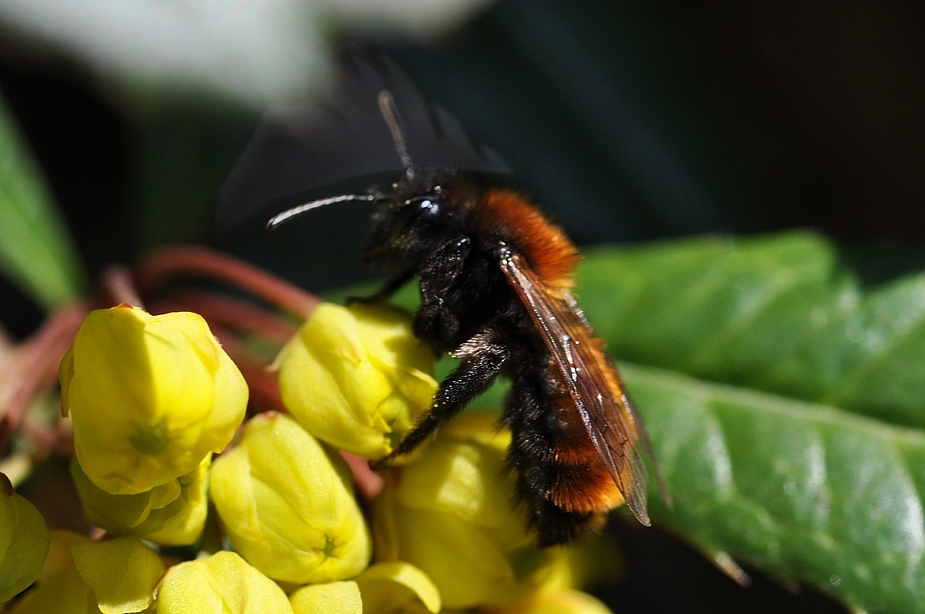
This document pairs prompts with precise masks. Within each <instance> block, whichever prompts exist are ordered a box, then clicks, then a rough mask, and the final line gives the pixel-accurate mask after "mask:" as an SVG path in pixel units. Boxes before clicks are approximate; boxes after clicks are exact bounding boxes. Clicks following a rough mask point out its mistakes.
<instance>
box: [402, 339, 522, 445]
mask: <svg viewBox="0 0 925 614" xmlns="http://www.w3.org/2000/svg"><path fill="white" fill-rule="evenodd" d="M453 355H454V356H456V357H457V358H462V362H461V363H460V364H459V366H458V367H457V368H456V370H455V371H453V372H452V373H451V374H450V375H448V376H447V377H446V379H444V380H443V382H441V384H440V389H439V390H438V391H437V394H436V395H435V396H434V404H433V406H432V407H431V409H430V412H429V413H428V414H427V415H425V416H423V417H422V418H421V420H420V421H419V422H418V423H417V425H416V426H415V427H414V429H413V430H412V431H411V432H410V433H408V434H407V435H406V436H405V438H404V439H403V440H402V442H401V443H400V444H399V445H398V447H397V448H395V450H394V451H393V452H392V453H391V454H390V455H389V456H388V457H386V458H392V457H395V456H400V455H402V454H405V453H407V452H410V451H411V450H413V449H414V448H416V447H417V446H418V445H419V444H420V443H421V442H422V441H424V439H426V438H427V436H428V435H430V434H431V433H433V432H434V430H435V429H436V428H437V427H438V426H440V424H442V423H443V422H445V421H446V420H449V419H450V418H452V417H453V416H455V415H456V414H457V413H459V411H460V410H461V409H463V408H464V407H465V406H466V405H467V404H468V403H469V401H471V400H472V399H474V398H475V397H476V396H478V395H479V394H481V393H483V392H484V391H485V390H486V389H487V388H488V387H489V386H490V385H491V383H492V382H493V381H494V380H495V378H496V377H498V374H499V373H500V372H501V369H502V368H503V367H504V364H505V363H506V362H507V360H508V358H509V357H510V351H509V350H508V348H507V346H506V345H504V344H503V343H501V342H500V340H498V338H497V334H496V333H495V332H494V331H491V330H489V329H485V330H483V331H482V332H480V333H477V334H476V335H474V336H473V337H472V338H471V339H469V340H468V341H466V342H465V343H463V344H462V345H461V346H460V347H459V349H458V350H457V351H456V352H454V353H453Z"/></svg>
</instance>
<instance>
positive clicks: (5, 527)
mask: <svg viewBox="0 0 925 614" xmlns="http://www.w3.org/2000/svg"><path fill="white" fill-rule="evenodd" d="M49 544H50V537H49V534H48V527H47V526H46V525H45V519H44V518H42V515H41V514H40V513H39V511H38V510H37V509H35V506H33V505H32V504H31V503H29V502H28V501H26V500H25V499H24V498H23V497H22V496H20V495H18V494H16V492H15V491H14V490H13V485H12V484H10V480H9V478H7V477H6V475H4V474H2V473H0V604H2V603H3V602H4V601H8V600H9V599H10V598H12V597H13V596H14V595H16V594H18V593H19V592H20V591H22V590H23V589H25V588H26V587H27V586H29V585H30V584H32V583H33V582H34V581H35V579H36V578H38V576H39V573H41V571H42V565H43V564H44V563H45V557H46V556H47V555H48V547H49Z"/></svg>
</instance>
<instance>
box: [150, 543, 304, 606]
mask: <svg viewBox="0 0 925 614" xmlns="http://www.w3.org/2000/svg"><path fill="white" fill-rule="evenodd" d="M157 612H158V614H190V613H193V612H195V613H196V614H227V613H228V612H234V613H235V614H292V606H291V605H290V604H289V599H288V598H287V597H286V594H285V593H284V592H283V590H282V589H281V588H280V587H279V586H277V585H276V583H275V582H273V581H272V580H270V579H269V578H267V577H266V576H265V575H263V574H262V573H260V572H259V571H257V570H256V569H254V568H253V567H251V566H250V565H248V564H247V563H246V562H245V561H244V560H243V559H242V558H241V557H240V556H238V555H237V554H235V553H234V552H224V551H223V552H217V553H215V554H213V555H212V556H210V557H207V558H204V559H197V560H195V561H189V562H187V563H181V564H179V565H175V566H173V567H171V568H170V569H169V570H167V574H166V575H165V576H164V579H163V580H162V581H161V583H160V585H159V586H158V589H157Z"/></svg>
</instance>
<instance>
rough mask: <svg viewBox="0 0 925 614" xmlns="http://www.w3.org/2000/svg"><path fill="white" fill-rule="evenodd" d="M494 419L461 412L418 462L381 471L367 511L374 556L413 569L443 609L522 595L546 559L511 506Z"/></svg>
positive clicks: (502, 443)
mask: <svg viewBox="0 0 925 614" xmlns="http://www.w3.org/2000/svg"><path fill="white" fill-rule="evenodd" d="M495 420H496V415H495V414H487V413H468V414H462V415H461V416H459V417H458V418H457V419H455V420H454V421H452V422H451V423H449V424H448V425H446V427H445V428H444V429H443V430H442V431H441V432H440V435H439V437H438V438H437V440H436V441H434V442H433V444H432V445H431V446H430V447H429V448H428V449H427V451H426V452H425V453H424V455H423V456H422V457H421V458H420V459H419V460H418V461H417V462H415V463H413V464H411V465H408V466H406V467H402V468H393V469H391V470H390V471H389V472H388V473H387V474H386V485H385V488H384V490H383V492H382V494H381V495H380V497H379V499H378V500H377V502H376V507H375V510H374V514H375V516H374V522H373V530H374V532H375V536H376V545H377V557H378V558H379V559H381V560H403V561H408V562H409V563H411V564H413V565H415V566H416V567H418V568H420V569H421V570H422V571H423V572H424V573H426V574H427V576H429V577H430V579H431V580H433V582H434V584H436V586H437V588H438V589H439V591H440V596H441V598H442V600H443V606H444V607H446V608H450V609H454V608H458V609H466V608H471V607H475V606H482V605H505V604H510V603H513V602H515V601H517V600H520V599H522V598H524V597H525V596H527V595H528V594H530V592H532V591H533V590H534V588H535V587H536V586H537V584H538V583H539V581H540V575H541V574H539V573H538V571H539V570H541V569H542V568H543V566H544V565H546V564H547V563H548V562H549V561H550V560H551V558H552V557H553V554H552V553H551V552H550V551H543V550H540V549H539V548H538V547H537V546H536V542H535V539H534V537H533V536H532V535H531V534H530V533H529V532H528V531H527V530H526V528H525V527H526V518H525V514H524V512H523V510H520V509H518V508H516V507H514V505H513V499H514V496H513V477H512V476H511V475H510V473H506V472H505V471H504V461H505V455H506V449H507V443H508V442H509V440H510V436H509V434H508V433H506V432H501V433H499V432H498V431H497V427H496V423H495Z"/></svg>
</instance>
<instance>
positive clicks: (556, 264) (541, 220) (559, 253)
mask: <svg viewBox="0 0 925 614" xmlns="http://www.w3.org/2000/svg"><path fill="white" fill-rule="evenodd" d="M481 200H482V202H480V203H479V206H478V212H477V216H478V217H477V222H476V224H477V226H478V228H479V229H480V230H483V231H487V232H498V233H500V234H503V235H505V236H509V237H510V238H511V242H512V243H513V245H512V247H514V248H515V249H517V251H519V252H520V253H521V254H522V255H523V256H524V258H526V259H527V262H528V264H529V265H530V268H531V269H532V270H533V271H534V272H535V273H536V274H537V275H538V276H539V277H540V279H542V280H543V281H544V282H545V283H546V289H547V290H549V291H551V292H552V293H554V294H557V293H561V292H563V291H565V290H570V289H571V288H572V286H573V285H574V278H573V277H572V271H573V269H574V268H575V266H576V265H577V264H578V262H579V261H580V260H581V255H580V254H579V253H578V250H577V249H576V248H575V245H574V244H572V242H571V241H570V240H569V238H568V237H567V236H565V233H564V232H563V231H562V229H561V228H559V227H558V226H556V225H555V224H553V223H552V222H550V221H549V220H548V219H546V216H544V215H543V214H542V213H540V211H539V210H538V209H537V208H536V207H534V206H533V205H531V204H530V203H529V202H528V201H527V200H526V199H525V198H524V197H522V196H520V195H519V194H517V193H515V192H511V191H509V190H488V191H486V192H485V193H484V194H483V195H482V199H481Z"/></svg>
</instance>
